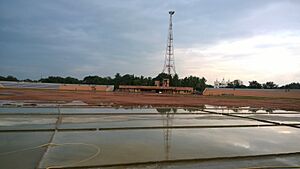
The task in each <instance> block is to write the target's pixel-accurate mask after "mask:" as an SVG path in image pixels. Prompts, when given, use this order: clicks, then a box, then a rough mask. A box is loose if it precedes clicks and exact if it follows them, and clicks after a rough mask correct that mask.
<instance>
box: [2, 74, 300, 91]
mask: <svg viewBox="0 0 300 169" xmlns="http://www.w3.org/2000/svg"><path fill="white" fill-rule="evenodd" d="M163 79H169V80H170V86H175V87H193V88H194V89H195V90H197V91H199V92H202V91H203V90H204V89H205V88H206V87H209V88H212V87H213V86H212V85H209V84H206V79H205V78H204V77H196V76H188V77H184V78H179V77H178V75H177V74H175V75H173V76H171V75H168V74H165V73H160V74H159V75H157V76H156V77H154V78H152V77H144V76H135V75H130V74H125V75H123V76H122V75H121V74H120V73H117V74H115V76H114V77H109V76H108V77H100V76H86V77H84V78H83V79H82V80H80V79H77V78H74V77H60V76H49V77H47V78H41V79H39V80H31V79H24V80H19V79H17V78H16V77H14V76H7V77H4V76H0V81H17V82H18V81H24V82H42V83H62V84H96V85H114V86H115V88H116V89H117V88H118V87H119V85H142V86H153V85H154V81H156V80H159V81H162V80H163ZM227 88H250V89H278V88H279V89H300V83H295V82H293V83H290V84H286V85H283V86H279V85H277V84H275V83H274V82H271V81H270V82H266V83H262V84H261V83H259V82H257V81H255V80H253V81H249V85H248V86H245V85H243V84H241V83H240V81H239V80H234V81H232V82H230V83H229V84H228V86H227Z"/></svg>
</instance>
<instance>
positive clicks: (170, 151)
mask: <svg viewBox="0 0 300 169" xmlns="http://www.w3.org/2000/svg"><path fill="white" fill-rule="evenodd" d="M299 140H300V112H298V111H285V110H263V109H251V108H248V107H244V108H236V109H228V108H226V107H213V106H205V107H204V108H203V107H202V108H201V109H200V108H199V109H197V108H189V109H187V108H185V109H184V108H127V109H125V108H118V109H116V108H95V107H93V108H92V107H26V108H25V107H1V108H0V168H6V169H10V168H12V169H18V168H20V169H21V168H22V169H24V168H25V169H26V168H28V169H29V168H48V169H50V168H76V167H77V168H151V169H152V168H174V169H175V168H176V169H177V168H178V169H179V168H189V169H192V168H251V167H265V166H273V167H279V166H281V167H284V166H285V167H287V166H288V167H295V166H300V142H299Z"/></svg>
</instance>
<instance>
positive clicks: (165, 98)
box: [0, 88, 300, 110]
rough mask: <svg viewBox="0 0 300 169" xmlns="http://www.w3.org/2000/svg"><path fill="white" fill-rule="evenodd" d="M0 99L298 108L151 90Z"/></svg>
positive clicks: (298, 104) (16, 94)
mask: <svg viewBox="0 0 300 169" xmlns="http://www.w3.org/2000/svg"><path fill="white" fill-rule="evenodd" d="M0 100H36V101H44V102H49V101H51V102H53V101H66V102H71V101H74V100H81V101H83V102H86V103H88V104H89V105H122V106H137V105H142V106H143V105H152V106H189V107H190V106H192V107H194V106H195V107H200V106H203V105H205V104H207V105H215V106H230V107H240V106H249V107H256V108H261V107H264V108H272V109H286V110H300V99H292V98H290V99H289V98H268V97H247V96H245V97H242V96H200V95H163V94H150V93H144V94H142V93H137V94H135V93H117V92H89V91H59V90H34V89H3V88H2V89H0Z"/></svg>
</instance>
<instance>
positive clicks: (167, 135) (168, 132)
mask: <svg viewBox="0 0 300 169" xmlns="http://www.w3.org/2000/svg"><path fill="white" fill-rule="evenodd" d="M156 110H157V111H158V112H159V113H160V114H161V116H162V121H163V126H164V129H163V135H164V152H165V160H169V157H170V151H171V138H172V129H170V127H172V122H173V119H174V113H176V111H177V109H170V108H160V109H156ZM172 110H173V112H174V113H173V112H171V111H172Z"/></svg>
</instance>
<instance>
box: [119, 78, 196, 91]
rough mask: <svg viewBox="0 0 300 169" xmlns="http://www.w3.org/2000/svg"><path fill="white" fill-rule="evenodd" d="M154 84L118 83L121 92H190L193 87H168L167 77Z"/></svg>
mask: <svg viewBox="0 0 300 169" xmlns="http://www.w3.org/2000/svg"><path fill="white" fill-rule="evenodd" d="M154 84H155V86H129V85H120V86H119V91H121V92H134V93H140V92H150V93H151V92H152V93H168V94H192V93H193V92H194V89H193V88H192V87H170V81H169V79H163V81H162V83H161V82H160V81H158V80H157V81H155V82H154Z"/></svg>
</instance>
